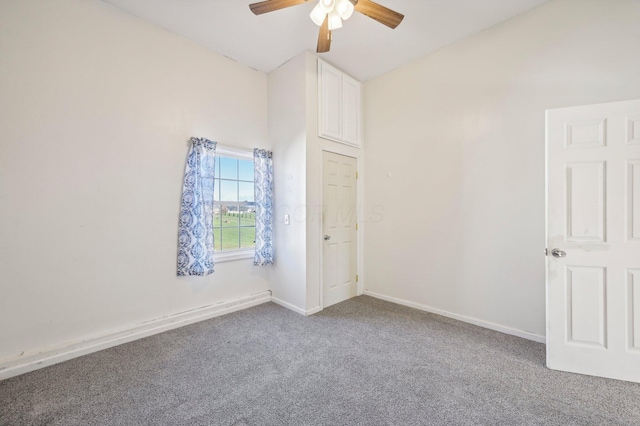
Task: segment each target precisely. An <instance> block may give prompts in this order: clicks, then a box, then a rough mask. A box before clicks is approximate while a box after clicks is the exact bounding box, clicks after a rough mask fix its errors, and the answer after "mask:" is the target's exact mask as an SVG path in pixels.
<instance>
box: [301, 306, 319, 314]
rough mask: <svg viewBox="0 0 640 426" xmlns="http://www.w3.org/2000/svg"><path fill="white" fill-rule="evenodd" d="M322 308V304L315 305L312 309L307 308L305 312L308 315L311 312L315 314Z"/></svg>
mask: <svg viewBox="0 0 640 426" xmlns="http://www.w3.org/2000/svg"><path fill="white" fill-rule="evenodd" d="M321 310H322V306H316V307H315V308H313V309H307V313H306V314H305V315H306V316H309V315H313V314H317V313H318V312H320V311H321Z"/></svg>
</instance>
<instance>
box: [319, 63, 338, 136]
mask: <svg viewBox="0 0 640 426" xmlns="http://www.w3.org/2000/svg"><path fill="white" fill-rule="evenodd" d="M318 78H319V79H320V111H319V113H320V117H319V118H320V119H319V120H318V122H319V126H320V128H319V133H320V134H319V136H324V137H327V138H330V139H335V140H338V141H339V140H341V139H342V109H341V108H342V72H341V71H339V70H338V69H337V68H334V67H332V66H331V65H329V64H327V63H326V62H322V61H318Z"/></svg>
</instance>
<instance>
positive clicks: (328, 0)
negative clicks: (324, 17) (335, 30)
mask: <svg viewBox="0 0 640 426" xmlns="http://www.w3.org/2000/svg"><path fill="white" fill-rule="evenodd" d="M318 6H320V7H321V8H322V10H324V13H331V11H333V9H334V8H335V7H336V0H320V2H318Z"/></svg>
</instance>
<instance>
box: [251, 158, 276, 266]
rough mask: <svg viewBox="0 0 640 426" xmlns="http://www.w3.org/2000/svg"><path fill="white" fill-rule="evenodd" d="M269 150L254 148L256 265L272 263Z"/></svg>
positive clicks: (254, 262) (270, 162)
mask: <svg viewBox="0 0 640 426" xmlns="http://www.w3.org/2000/svg"><path fill="white" fill-rule="evenodd" d="M271 155H272V154H271V151H266V150H264V149H258V148H255V149H254V150H253V168H254V172H255V185H254V186H255V202H256V254H255V256H254V258H253V264H254V265H256V266H261V265H269V264H273V161H272V159H271Z"/></svg>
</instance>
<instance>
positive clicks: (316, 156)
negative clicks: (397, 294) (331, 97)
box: [306, 52, 363, 312]
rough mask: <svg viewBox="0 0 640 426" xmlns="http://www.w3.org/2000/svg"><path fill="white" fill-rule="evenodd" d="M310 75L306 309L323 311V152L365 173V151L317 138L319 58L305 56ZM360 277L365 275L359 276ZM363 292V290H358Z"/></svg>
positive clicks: (360, 232) (360, 246)
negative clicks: (345, 158) (353, 162)
mask: <svg viewBox="0 0 640 426" xmlns="http://www.w3.org/2000/svg"><path fill="white" fill-rule="evenodd" d="M306 75H307V87H306V90H307V110H306V112H307V175H306V179H307V194H306V205H307V309H308V310H309V311H311V312H315V311H318V310H320V309H322V305H323V301H322V295H321V293H322V249H323V247H324V246H323V244H324V241H323V239H322V237H323V232H322V211H323V208H322V203H323V197H322V184H323V182H322V179H323V173H322V167H323V164H322V158H323V157H322V151H330V152H334V153H336V154H340V155H346V156H348V157H353V158H356V160H357V167H358V170H360V171H361V170H362V161H361V158H362V149H361V148H354V147H352V146H349V145H345V144H342V143H338V142H334V141H330V140H328V139H324V138H320V137H318V105H319V99H318V58H317V57H316V56H315V55H314V54H312V53H309V52H307V53H306ZM361 183H362V180H360V181H359V182H358V189H357V192H358V207H360V206H362V200H363V198H362V195H363V190H362V185H361ZM362 232H363V229H362V226H360V230H359V235H358V262H357V263H358V268H362V257H361V254H362V241H363V240H362V238H361V237H362ZM358 273H359V274H360V275H362V273H361V272H360V271H359V272H358ZM358 291H360V288H358Z"/></svg>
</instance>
